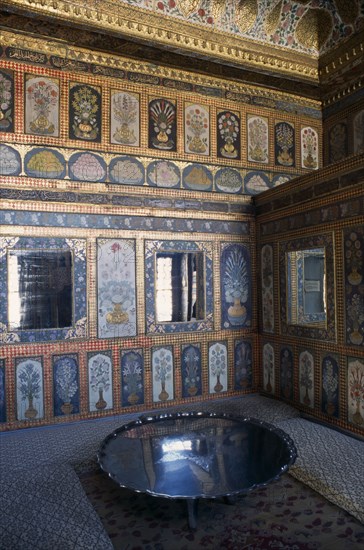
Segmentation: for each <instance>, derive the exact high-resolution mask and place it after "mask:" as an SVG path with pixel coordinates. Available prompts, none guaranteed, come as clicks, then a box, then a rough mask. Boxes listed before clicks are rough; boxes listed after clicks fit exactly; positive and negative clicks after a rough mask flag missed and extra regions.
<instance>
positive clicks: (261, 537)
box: [80, 471, 364, 550]
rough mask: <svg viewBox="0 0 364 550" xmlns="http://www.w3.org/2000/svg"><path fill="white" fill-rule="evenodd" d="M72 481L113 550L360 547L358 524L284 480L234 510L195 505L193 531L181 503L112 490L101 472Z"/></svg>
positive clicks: (362, 533) (216, 503) (211, 503)
mask: <svg viewBox="0 0 364 550" xmlns="http://www.w3.org/2000/svg"><path fill="white" fill-rule="evenodd" d="M80 480H81V483H82V486H83V488H84V490H85V492H86V494H87V496H88V498H89V500H90V502H91V503H92V505H93V506H94V508H95V510H96V512H97V514H98V516H99V517H100V519H101V521H102V523H103V525H104V528H105V530H106V532H107V533H108V535H109V537H110V540H111V542H112V544H113V546H114V548H115V549H116V550H195V549H196V550H197V549H202V548H209V549H223V550H254V549H261V550H268V549H269V550H273V549H274V550H351V549H353V550H354V549H355V550H357V549H358V548H360V547H362V545H363V544H364V525H363V524H361V523H360V522H359V521H358V520H357V519H356V518H354V517H353V516H351V515H350V514H348V513H347V512H345V511H344V510H342V509H341V508H339V507H337V506H335V505H334V504H331V503H330V502H329V501H327V500H326V499H325V498H324V497H322V496H321V495H319V494H317V493H316V492H315V491H313V490H312V489H311V488H309V487H307V486H305V485H303V484H302V483H301V482H299V481H298V480H296V479H294V478H292V477H291V476H290V475H289V474H285V475H283V476H282V477H281V478H280V479H279V480H278V481H276V482H274V483H271V484H270V485H268V486H267V487H263V488H261V489H257V490H255V491H253V492H251V493H250V494H248V495H247V496H244V497H239V498H238V499H237V500H236V502H235V503H234V504H227V503H226V502H225V501H224V500H223V499H216V500H205V499H201V500H200V501H199V504H198V518H197V520H198V523H197V529H196V530H194V531H191V530H190V529H189V527H188V522H187V507H186V502H185V501H183V500H171V499H163V498H158V497H153V496H150V495H145V494H137V493H134V492H132V491H130V490H128V489H122V488H119V487H118V486H117V484H116V483H115V482H113V481H112V480H111V479H110V478H108V477H107V475H106V474H105V473H104V472H101V471H100V472H93V473H88V474H82V475H81V476H80ZM100 550H101V549H100Z"/></svg>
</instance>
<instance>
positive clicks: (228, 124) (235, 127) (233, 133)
mask: <svg viewBox="0 0 364 550" xmlns="http://www.w3.org/2000/svg"><path fill="white" fill-rule="evenodd" d="M218 125H219V132H220V135H221V137H222V138H223V139H224V140H226V139H228V138H230V139H231V140H232V141H235V140H236V138H237V137H238V133H239V122H238V119H237V118H236V116H235V115H234V114H233V113H230V112H229V111H227V112H226V113H223V114H222V115H221V117H220V118H219V121H218Z"/></svg>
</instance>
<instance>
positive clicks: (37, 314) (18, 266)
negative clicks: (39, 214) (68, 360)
mask: <svg viewBox="0 0 364 550" xmlns="http://www.w3.org/2000/svg"><path fill="white" fill-rule="evenodd" d="M86 273H87V265H86V240H85V239H68V238H58V237H52V238H50V237H10V236H5V237H0V280H1V281H2V285H1V286H0V331H1V341H2V343H6V344H8V343H15V342H46V341H56V340H66V339H73V338H85V337H86V336H87V300H86V298H87V288H86V287H87V275H86Z"/></svg>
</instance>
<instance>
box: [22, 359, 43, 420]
mask: <svg viewBox="0 0 364 550" xmlns="http://www.w3.org/2000/svg"><path fill="white" fill-rule="evenodd" d="M19 370H20V372H19V373H18V389H19V391H20V394H21V398H22V400H23V401H26V400H28V408H27V410H26V411H25V413H24V416H25V418H27V419H28V420H31V419H33V418H35V417H36V416H37V415H38V411H37V409H36V408H35V407H34V400H35V399H39V397H40V394H41V391H42V379H41V374H40V372H39V369H38V368H37V367H36V365H35V364H34V363H33V362H27V363H25V364H24V365H23V366H20V367H19Z"/></svg>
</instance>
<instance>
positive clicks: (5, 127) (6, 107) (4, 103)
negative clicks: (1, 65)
mask: <svg viewBox="0 0 364 550" xmlns="http://www.w3.org/2000/svg"><path fill="white" fill-rule="evenodd" d="M0 132H14V73H13V71H8V70H6V69H1V70H0Z"/></svg>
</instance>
